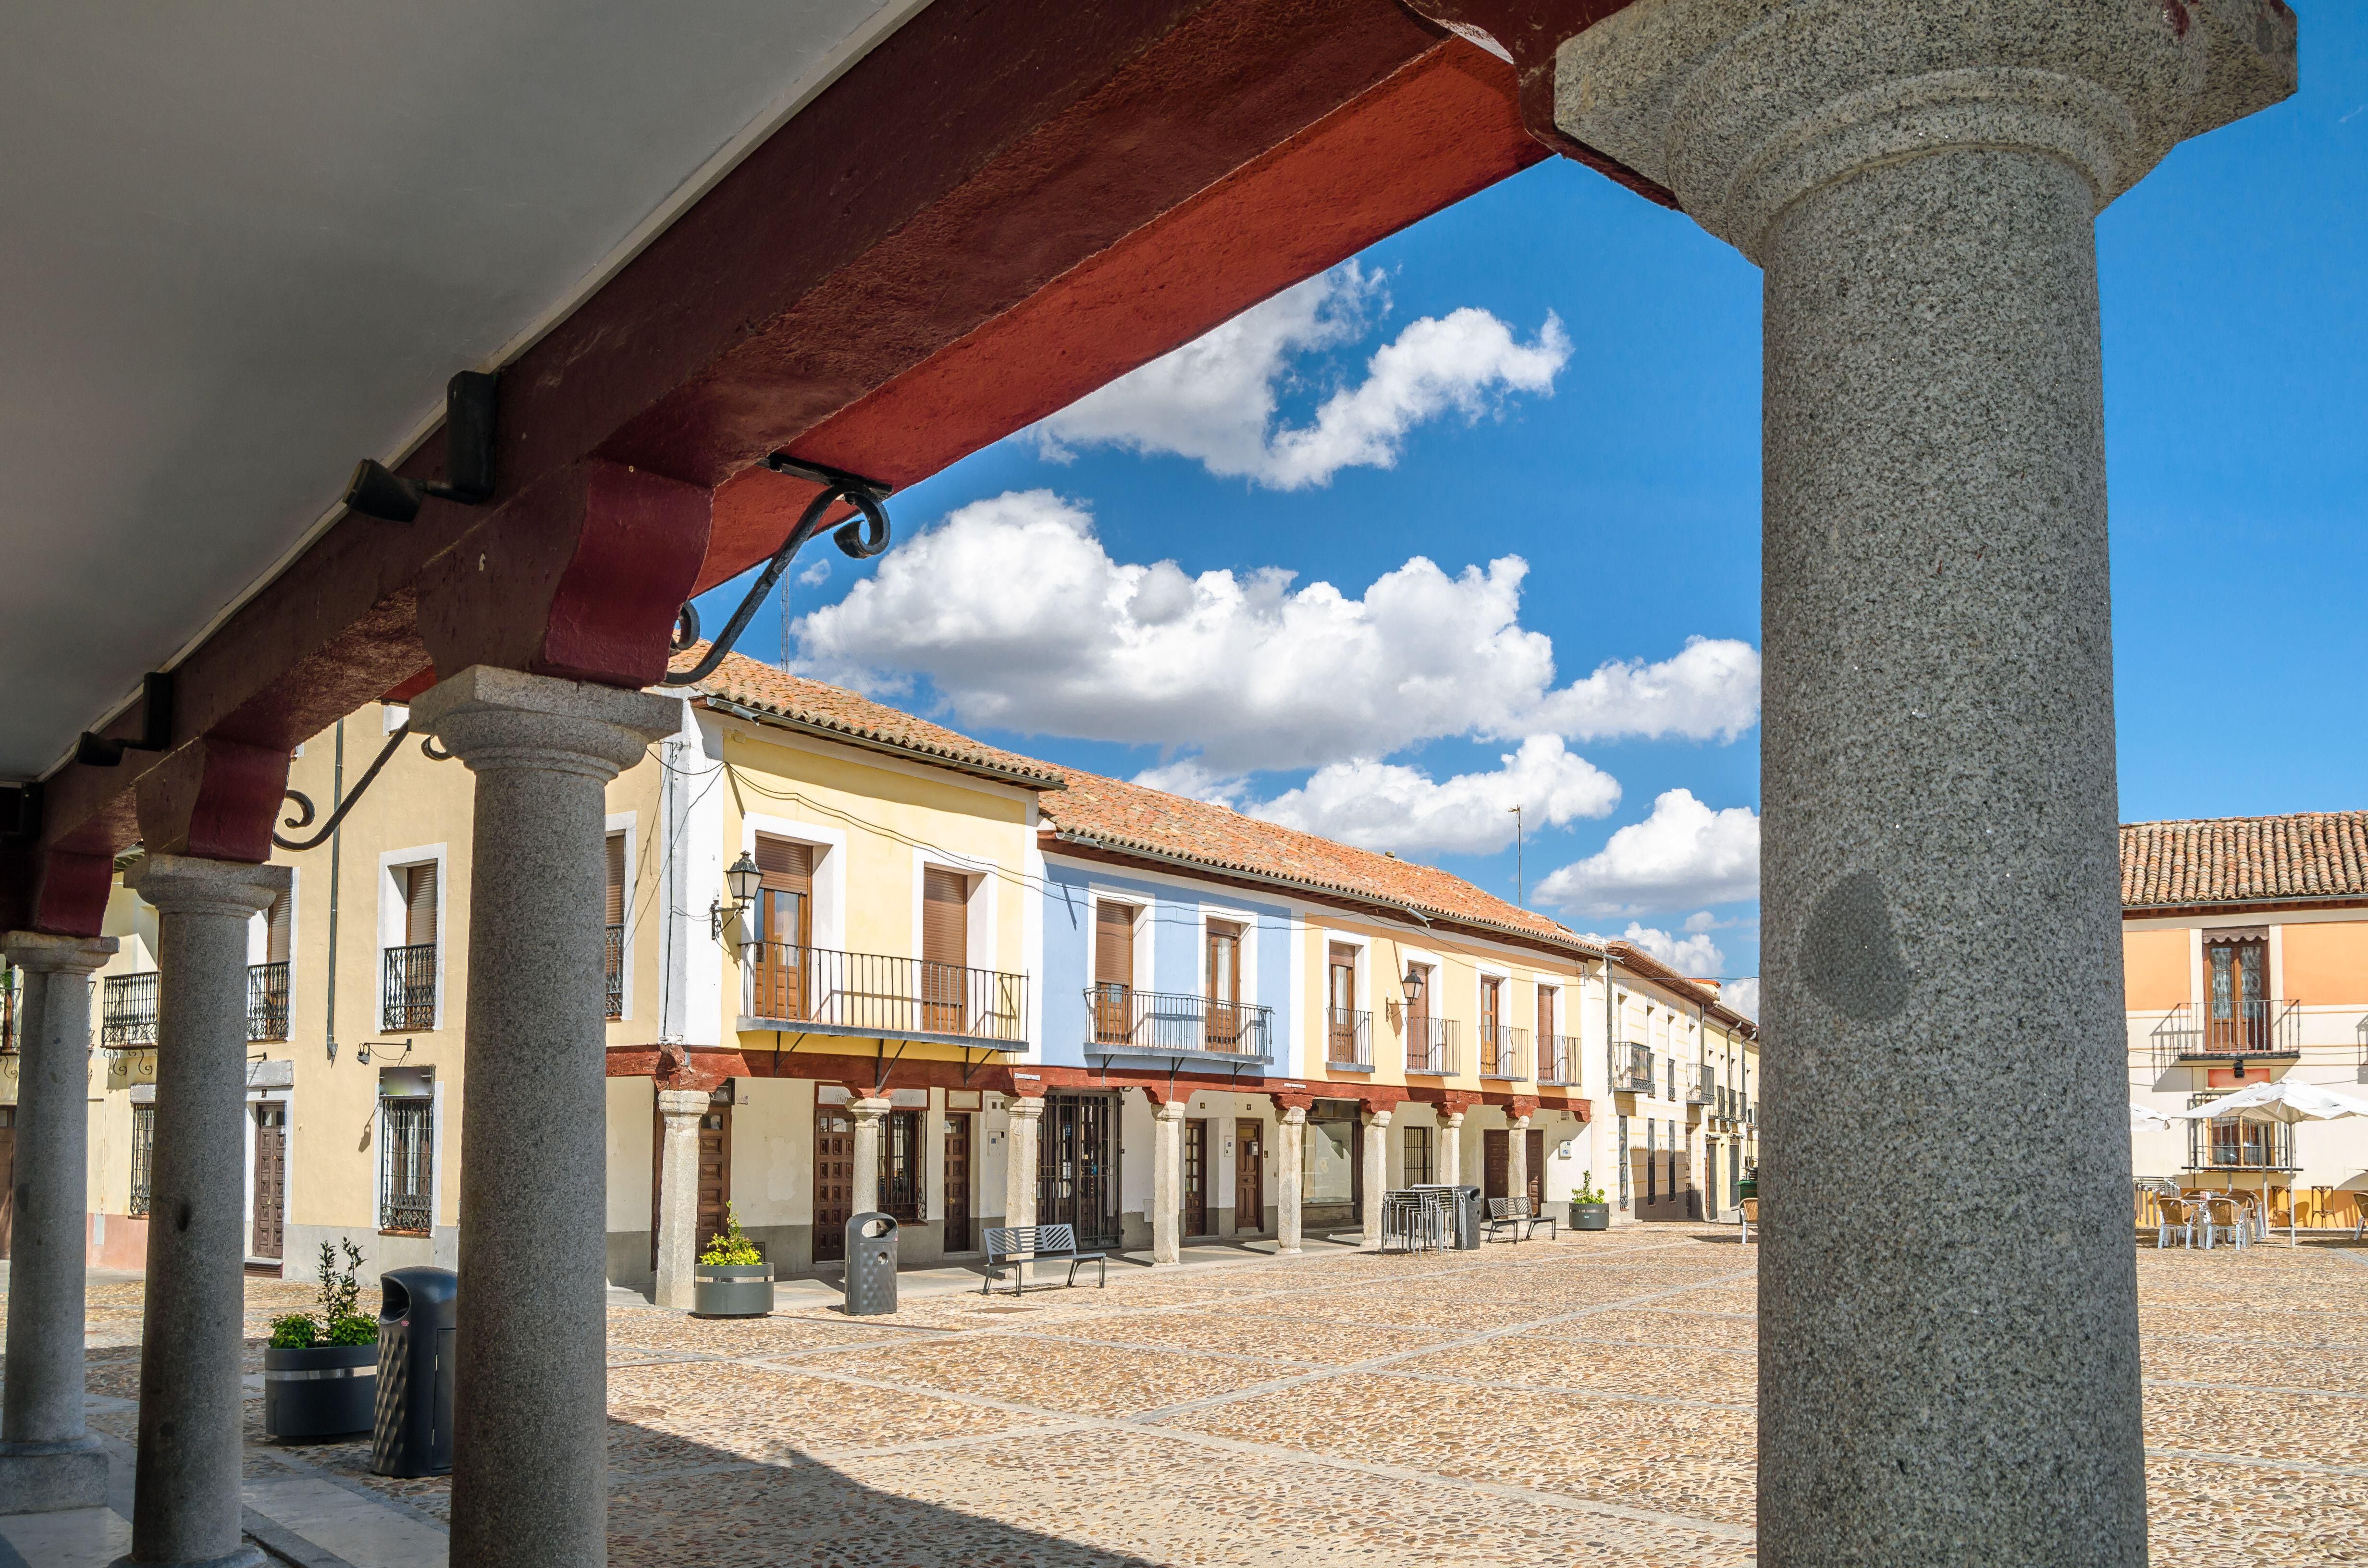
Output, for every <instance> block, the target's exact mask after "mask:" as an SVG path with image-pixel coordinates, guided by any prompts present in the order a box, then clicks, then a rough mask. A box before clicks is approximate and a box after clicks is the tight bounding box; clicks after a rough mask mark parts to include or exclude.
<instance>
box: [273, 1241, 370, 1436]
mask: <svg viewBox="0 0 2368 1568" xmlns="http://www.w3.org/2000/svg"><path fill="white" fill-rule="evenodd" d="M345 1249H346V1266H345V1267H344V1268H342V1269H341V1268H339V1267H337V1249H336V1247H335V1246H333V1245H331V1244H329V1243H327V1242H323V1243H322V1244H321V1304H320V1307H319V1310H318V1311H315V1312H290V1313H289V1314H288V1315H287V1316H285V1317H278V1318H274V1319H272V1320H271V1343H270V1344H269V1345H268V1346H265V1348H264V1352H263V1435H264V1436H265V1437H350V1436H352V1435H353V1434H354V1433H357V1432H367V1431H369V1430H370V1415H371V1410H372V1407H373V1406H375V1405H376V1404H377V1403H378V1320H377V1319H376V1318H374V1317H370V1316H367V1315H365V1314H364V1313H362V1312H359V1311H357V1310H356V1308H357V1306H358V1305H359V1301H360V1299H361V1286H360V1285H359V1283H358V1282H357V1281H356V1279H355V1278H354V1277H355V1274H356V1273H357V1271H359V1269H360V1267H361V1266H362V1254H361V1249H360V1248H359V1247H358V1246H356V1245H354V1244H353V1243H352V1242H350V1241H348V1242H347V1243H346V1244H345Z"/></svg>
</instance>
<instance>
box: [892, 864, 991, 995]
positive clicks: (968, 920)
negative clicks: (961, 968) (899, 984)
mask: <svg viewBox="0 0 2368 1568" xmlns="http://www.w3.org/2000/svg"><path fill="white" fill-rule="evenodd" d="M933 866H934V867H936V868H937V869H939V870H941V871H960V872H961V873H962V875H963V876H964V877H967V878H968V879H969V880H970V892H969V893H968V894H967V895H966V896H965V897H964V898H963V900H962V940H963V943H964V945H965V947H966V949H967V950H968V959H967V962H966V967H968V968H971V969H984V970H993V969H996V968H997V967H999V966H998V965H997V964H996V963H995V962H994V961H988V962H985V963H982V962H980V961H979V960H980V959H981V958H982V957H984V958H985V959H987V960H996V959H997V958H999V957H1000V956H1001V954H1000V952H999V950H998V949H997V946H996V932H997V930H998V929H999V926H998V925H997V922H996V907H997V904H996V896H997V893H998V892H999V890H998V888H997V887H996V884H997V883H998V882H1000V881H1002V879H1001V878H1000V877H998V876H996V871H997V869H999V868H998V867H997V866H996V863H995V862H994V861H993V860H992V859H985V858H975V857H972V856H967V855H957V854H955V853H954V852H952V851H951V850H946V849H933V848H926V847H916V848H915V849H914V851H913V909H912V925H911V937H910V939H909V941H908V944H907V946H906V948H905V951H906V952H908V953H910V954H911V955H912V956H913V957H914V958H916V959H917V958H919V957H920V956H921V947H922V944H921V903H922V899H921V895H922V892H924V891H925V889H926V887H927V885H928V870H929V868H931V867H933Z"/></svg>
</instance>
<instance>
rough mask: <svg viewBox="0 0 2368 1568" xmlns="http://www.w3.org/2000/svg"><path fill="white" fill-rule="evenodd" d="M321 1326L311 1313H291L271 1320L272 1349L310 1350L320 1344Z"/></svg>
mask: <svg viewBox="0 0 2368 1568" xmlns="http://www.w3.org/2000/svg"><path fill="white" fill-rule="evenodd" d="M320 1337H321V1325H320V1324H316V1323H314V1322H313V1314H312V1313H310V1312H290V1313H289V1314H288V1315H287V1316H286V1317H277V1318H273V1319H272V1320H271V1348H273V1349H274V1350H310V1349H311V1348H313V1346H314V1345H316V1344H318V1343H319V1342H320Z"/></svg>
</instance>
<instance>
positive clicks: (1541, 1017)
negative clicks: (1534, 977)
mask: <svg viewBox="0 0 2368 1568" xmlns="http://www.w3.org/2000/svg"><path fill="white" fill-rule="evenodd" d="M1554 995H1555V988H1554V986H1551V985H1541V986H1539V987H1538V1041H1539V1043H1540V1044H1543V1043H1544V1042H1545V1041H1546V1040H1551V1039H1552V1038H1553V1037H1554Z"/></svg>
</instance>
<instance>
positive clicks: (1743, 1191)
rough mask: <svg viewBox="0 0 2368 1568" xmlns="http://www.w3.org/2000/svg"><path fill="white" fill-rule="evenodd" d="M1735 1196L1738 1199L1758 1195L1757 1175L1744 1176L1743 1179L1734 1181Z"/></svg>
mask: <svg viewBox="0 0 2368 1568" xmlns="http://www.w3.org/2000/svg"><path fill="white" fill-rule="evenodd" d="M1735 1196H1736V1198H1737V1199H1745V1198H1757V1197H1759V1177H1758V1176H1746V1177H1745V1178H1744V1179H1743V1180H1741V1181H1739V1182H1736V1184H1735Z"/></svg>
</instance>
